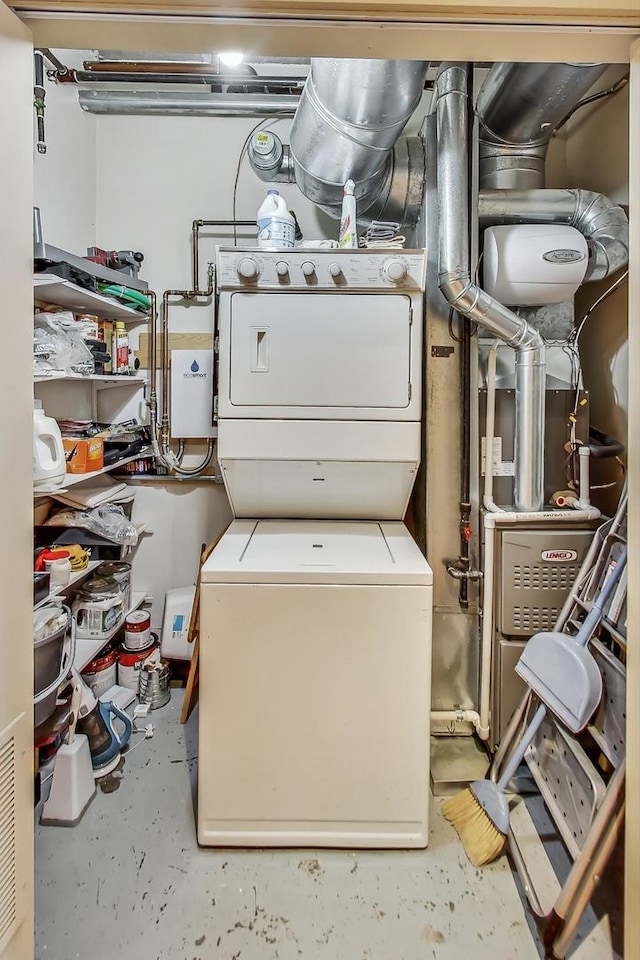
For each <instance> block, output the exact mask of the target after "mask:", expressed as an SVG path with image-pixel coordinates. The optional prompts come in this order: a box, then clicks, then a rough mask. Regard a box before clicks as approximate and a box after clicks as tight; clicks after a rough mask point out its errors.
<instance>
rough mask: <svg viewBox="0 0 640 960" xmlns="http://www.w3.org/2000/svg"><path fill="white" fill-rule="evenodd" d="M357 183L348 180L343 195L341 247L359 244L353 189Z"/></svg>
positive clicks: (339, 241)
mask: <svg viewBox="0 0 640 960" xmlns="http://www.w3.org/2000/svg"><path fill="white" fill-rule="evenodd" d="M354 190H355V184H354V182H353V180H347V182H346V183H345V185H344V194H343V196H342V219H341V220H340V239H339V240H338V246H339V247H356V248H357V246H358V234H357V230H356V198H355V196H354V193H353V191H354Z"/></svg>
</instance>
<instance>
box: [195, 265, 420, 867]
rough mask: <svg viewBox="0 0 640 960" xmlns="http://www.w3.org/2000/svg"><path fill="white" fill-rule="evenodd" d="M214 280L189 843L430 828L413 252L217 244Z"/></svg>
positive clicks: (404, 843) (391, 834)
mask: <svg viewBox="0 0 640 960" xmlns="http://www.w3.org/2000/svg"><path fill="white" fill-rule="evenodd" d="M216 278H217V280H216V283H217V302H218V313H217V316H218V338H219V354H218V365H219V367H218V459H219V462H220V467H221V470H222V474H223V477H224V482H225V485H226V489H227V493H228V495H229V500H230V502H231V506H232V510H233V514H234V517H235V519H234V521H233V522H232V524H231V526H230V527H229V529H228V531H227V532H226V533H225V535H224V536H223V537H222V539H221V541H220V542H219V544H218V545H217V547H216V549H215V550H214V551H213V553H212V554H211V556H210V557H209V559H208V561H207V562H206V564H205V565H204V567H203V570H202V593H201V646H200V707H199V727H200V734H199V736H200V746H199V774H198V839H199V842H200V843H201V844H203V845H210V846H234V845H237V846H261V847H262V846H316V847H317V846H331V847H380V848H384V847H424V846H426V844H427V840H428V798H429V713H430V700H431V696H430V685H431V684H430V680H431V619H432V572H431V570H430V568H429V566H428V564H427V562H426V560H425V558H424V557H423V555H422V553H421V552H420V550H419V549H418V547H417V546H416V544H415V543H414V542H413V540H412V538H411V536H410V535H409V533H408V531H407V529H406V527H405V526H404V524H403V522H402V520H403V517H404V515H405V512H406V509H407V505H408V503H409V498H410V496H411V491H412V488H413V484H414V480H415V477H416V472H417V469H418V465H419V461H420V450H421V436H420V435H421V425H420V421H421V410H422V343H423V297H424V278H425V257H424V253H423V251H419V250H406V251H405V250H403V251H398V252H397V255H396V251H394V252H393V255H390V252H389V251H386V252H383V251H371V250H358V251H356V250H349V251H346V250H324V249H319V250H312V251H311V250H304V249H302V250H299V249H294V250H286V251H268V250H256V249H251V250H241V249H238V248H220V249H219V250H218V251H217V263H216Z"/></svg>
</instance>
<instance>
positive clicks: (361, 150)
mask: <svg viewBox="0 0 640 960" xmlns="http://www.w3.org/2000/svg"><path fill="white" fill-rule="evenodd" d="M428 68H429V64H428V63H427V62H424V61H411V60H335V59H314V60H312V61H311V70H310V73H309V76H308V78H307V82H306V84H305V87H304V90H303V93H302V96H301V98H300V104H299V106H298V109H297V110H296V114H295V118H294V121H293V125H292V127H291V135H290V147H289V149H290V158H291V165H292V167H291V175H289V174H288V173H287V172H286V171H282V170H279V169H277V168H274V167H273V166H272V167H271V168H270V169H269V170H265V169H264V164H262V165H261V164H260V161H259V158H257V157H256V153H255V150H254V145H253V144H251V145H250V147H249V159H250V161H251V164H252V166H253V168H254V170H255V172H256V173H257V174H258V176H259V177H261V178H262V179H264V180H278V179H280V180H282V179H294V178H295V182H296V183H297V184H298V186H299V188H300V190H301V191H302V193H304V195H305V196H306V197H308V198H309V199H310V200H312V201H313V202H314V203H316V204H318V206H320V207H322V208H323V209H324V210H326V211H327V212H328V213H329V214H330V215H331V216H334V217H339V216H340V209H341V203H342V192H343V187H344V184H345V182H346V181H347V180H349V179H351V180H353V181H354V182H355V195H356V199H357V201H358V219H361V218H362V219H368V220H371V219H376V218H377V219H381V218H383V217H384V219H387V220H395V221H397V222H399V223H404V224H407V225H409V226H411V225H414V224H415V223H416V221H417V219H418V216H419V214H420V208H421V205H422V197H423V191H424V148H423V144H422V141H421V140H420V139H419V138H407V139H406V140H403V141H399V142H398V138H399V136H400V134H401V132H402V130H403V129H404V127H405V125H406V123H407V121H408V120H409V118H410V117H411V115H412V114H413V112H414V110H415V109H416V107H417V105H418V103H419V101H420V97H421V95H422V91H423V89H424V84H425V79H426V75H427V70H428ZM283 156H286V151H283Z"/></svg>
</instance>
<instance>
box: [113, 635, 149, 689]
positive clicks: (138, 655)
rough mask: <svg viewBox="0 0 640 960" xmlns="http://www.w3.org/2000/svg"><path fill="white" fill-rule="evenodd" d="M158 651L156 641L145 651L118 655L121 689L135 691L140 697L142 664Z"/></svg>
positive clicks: (129, 651) (127, 651)
mask: <svg viewBox="0 0 640 960" xmlns="http://www.w3.org/2000/svg"><path fill="white" fill-rule="evenodd" d="M157 649H158V644H157V643H156V641H155V639H154V640H152V642H151V643H150V644H149V646H148V647H145V649H144V650H124V649H122V650H121V651H120V653H119V654H118V683H119V685H120V686H121V687H127V688H128V689H129V690H133V692H134V693H135V695H136V696H138V685H139V680H140V670H141V668H142V664H143V663H144V661H145V660H146V659H147V657H150V656H151V654H152V653H153V652H154V651H155V650H157Z"/></svg>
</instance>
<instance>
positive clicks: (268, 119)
mask: <svg viewBox="0 0 640 960" xmlns="http://www.w3.org/2000/svg"><path fill="white" fill-rule="evenodd" d="M279 119H280V118H279V117H265V118H263V119H262V120H260V121H259V123H256V125H255V126H254V127H252V128H251V130H250V131H249V133H248V134H247V136H246V138H245V141H244V143H243V144H242V149H241V150H240V155H239V156H238V163H237V166H236V176H235V180H234V182H233V221H234V223H233V245H234V247H237V246H238V230H237V226H236V223H235V221H236V220H237V217H236V201H237V197H238V181H239V179H240V168H241V167H242V161H243V160H244V156H245V154H246V152H247V147H248V146H249V141H250V140H251V137H252V136H253V135H254V133H255V132H256V130H261V129H263V128H264V126H265V124H267V123H273V122H274V121H277V120H279Z"/></svg>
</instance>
